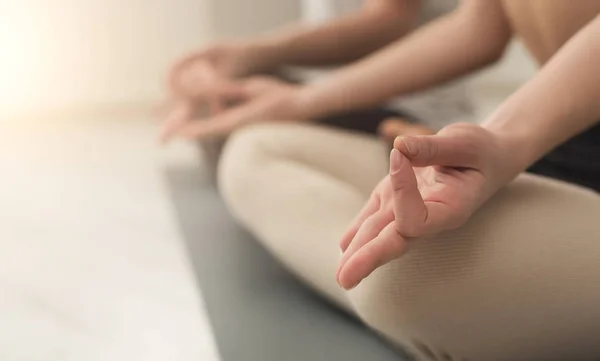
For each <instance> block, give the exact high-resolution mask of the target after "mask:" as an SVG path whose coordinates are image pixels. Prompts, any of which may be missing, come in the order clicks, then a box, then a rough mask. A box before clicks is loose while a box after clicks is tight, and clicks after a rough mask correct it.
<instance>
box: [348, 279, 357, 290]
mask: <svg viewBox="0 0 600 361" xmlns="http://www.w3.org/2000/svg"><path fill="white" fill-rule="evenodd" d="M359 283H360V281H358V282H356V283H355V284H353V285H352V286H350V287H349V288H348V291H350V290H353V289H355V288H356V286H358V284H359Z"/></svg>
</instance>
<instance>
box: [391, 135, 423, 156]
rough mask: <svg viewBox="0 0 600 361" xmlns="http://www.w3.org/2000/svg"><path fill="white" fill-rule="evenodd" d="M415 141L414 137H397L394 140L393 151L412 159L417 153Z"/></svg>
mask: <svg viewBox="0 0 600 361" xmlns="http://www.w3.org/2000/svg"><path fill="white" fill-rule="evenodd" d="M416 141H417V139H416V138H415V137H414V136H410V135H409V136H398V137H396V139H394V149H397V150H398V151H399V152H401V153H402V154H404V155H405V156H407V157H414V156H416V155H417V153H418V147H417V144H416Z"/></svg>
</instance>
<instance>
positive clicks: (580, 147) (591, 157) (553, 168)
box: [527, 123, 600, 192]
mask: <svg viewBox="0 0 600 361" xmlns="http://www.w3.org/2000/svg"><path fill="white" fill-rule="evenodd" d="M527 171H528V172H531V173H535V174H540V175H544V176H547V177H551V178H556V179H561V180H564V181H566V182H571V183H575V184H579V185H582V186H584V187H588V188H591V189H593V190H595V191H596V192H600V123H599V124H596V125H595V126H594V127H592V128H590V129H588V130H587V131H585V132H583V133H581V134H579V135H578V136H576V137H573V138H571V139H570V140H568V141H567V142H565V143H563V144H562V145H560V146H558V147H556V148H555V149H554V150H553V151H551V152H550V153H548V154H547V155H546V156H545V157H544V158H542V159H540V160H539V161H538V162H536V163H535V164H533V165H532V166H531V167H530V168H529V169H528V170H527Z"/></svg>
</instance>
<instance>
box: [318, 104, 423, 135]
mask: <svg viewBox="0 0 600 361" xmlns="http://www.w3.org/2000/svg"><path fill="white" fill-rule="evenodd" d="M387 118H402V119H404V120H406V121H409V122H417V121H418V119H417V118H416V117H414V116H413V115H411V114H409V113H407V112H401V111H396V110H391V109H386V108H375V109H367V110H360V111H355V112H350V113H343V114H340V115H334V116H330V117H326V118H323V119H320V120H319V123H322V124H327V125H330V126H333V127H337V128H343V129H348V130H354V131H358V132H364V133H369V134H377V128H378V127H379V125H380V124H381V123H382V122H383V121H384V120H386V119H387Z"/></svg>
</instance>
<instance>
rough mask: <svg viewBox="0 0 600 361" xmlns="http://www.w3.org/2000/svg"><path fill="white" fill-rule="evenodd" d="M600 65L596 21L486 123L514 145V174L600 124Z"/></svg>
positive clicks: (599, 30)
mask: <svg viewBox="0 0 600 361" xmlns="http://www.w3.org/2000/svg"><path fill="white" fill-rule="evenodd" d="M599 64H600V17H596V19H595V20H594V21H592V22H591V23H590V24H588V25H587V26H586V27H585V28H583V29H582V30H581V31H580V32H579V33H578V34H577V35H575V36H574V37H573V38H572V39H571V40H570V41H569V42H567V43H566V44H565V45H564V46H563V47H562V48H561V50H560V51H559V52H558V53H557V54H556V55H555V56H554V57H553V58H552V59H551V60H550V61H549V62H548V63H547V64H546V65H545V66H544V67H543V68H542V69H541V70H540V72H539V73H538V74H537V76H536V77H535V78H533V79H532V80H531V81H529V82H528V83H527V84H525V85H524V86H523V87H522V88H521V89H519V90H518V91H517V92H516V93H514V94H513V95H512V96H511V97H510V98H508V99H507V100H506V101H505V103H504V104H503V105H502V106H501V107H500V108H499V109H498V111H496V112H495V113H494V114H493V115H492V116H491V117H490V118H489V119H488V120H486V121H485V122H484V123H483V126H484V127H485V128H488V129H490V130H492V131H493V132H495V133H497V134H499V135H500V136H501V138H502V139H505V140H506V141H507V142H509V143H511V144H512V146H511V148H512V149H514V154H511V155H512V156H514V157H513V158H514V172H520V171H523V170H525V169H526V168H527V167H528V166H529V165H531V164H533V163H534V162H535V161H536V160H538V159H539V158H541V157H542V156H543V155H544V154H546V153H547V152H549V151H550V150H552V149H553V148H554V147H556V146H557V145H559V144H561V143H563V142H565V141H566V140H568V139H570V138H571V137H573V136H575V135H577V134H578V133H580V132H582V131H583V130H585V129H586V128H589V127H591V126H593V125H594V124H595V123H597V122H598V120H599V119H600V101H599V100H598V95H599V94H600V73H599V72H598V65H599Z"/></svg>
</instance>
